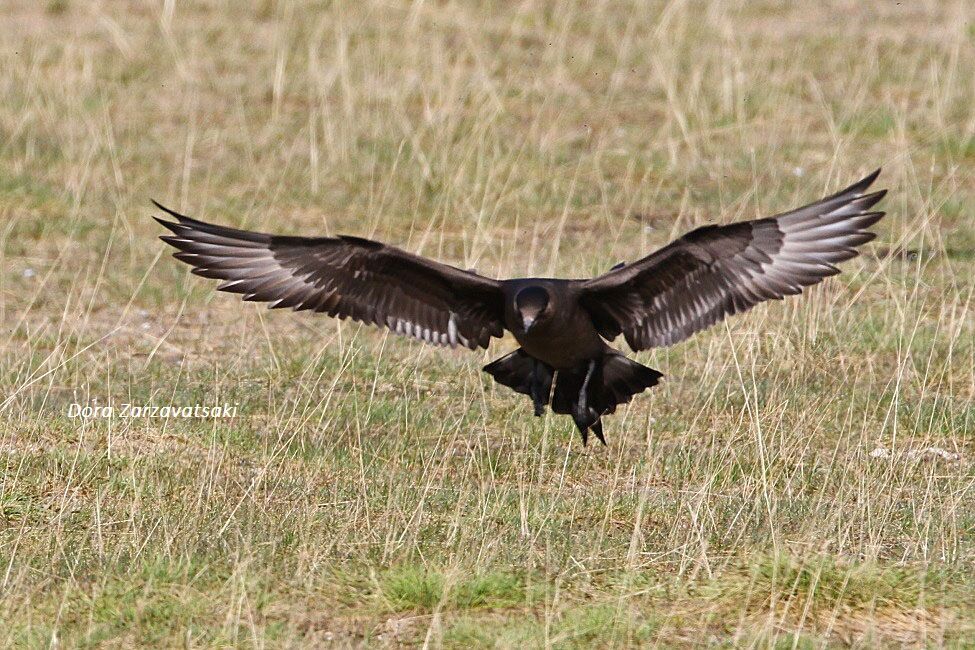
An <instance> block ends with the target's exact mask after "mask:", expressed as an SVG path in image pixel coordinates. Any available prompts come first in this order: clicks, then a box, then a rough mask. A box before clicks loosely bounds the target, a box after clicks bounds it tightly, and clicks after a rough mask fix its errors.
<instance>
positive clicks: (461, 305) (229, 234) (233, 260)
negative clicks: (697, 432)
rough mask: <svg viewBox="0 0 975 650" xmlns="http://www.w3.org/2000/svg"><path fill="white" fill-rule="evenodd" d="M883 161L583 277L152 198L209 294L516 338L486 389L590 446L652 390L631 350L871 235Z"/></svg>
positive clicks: (422, 334) (819, 267)
mask: <svg viewBox="0 0 975 650" xmlns="http://www.w3.org/2000/svg"><path fill="white" fill-rule="evenodd" d="M879 173H880V170H877V171H876V172H874V173H873V174H871V175H869V176H867V177H866V178H864V179H863V180H861V181H859V182H858V183H855V184H853V185H851V186H850V187H848V188H846V189H845V190H842V191H840V192H837V193H836V194H833V195H831V196H829V197H826V198H825V199H822V200H820V201H817V202H815V203H811V204H809V205H806V206H804V207H802V208H799V209H797V210H793V211H790V212H786V213H783V214H780V215H777V216H775V217H770V218H767V219H757V220H754V221H744V222H737V223H732V224H729V225H724V226H714V225H711V226H704V227H702V228H698V229H697V230H694V231H691V232H690V233H688V234H686V235H684V236H683V237H681V238H679V239H677V240H675V241H674V242H672V243H671V244H669V245H667V246H665V247H663V248H661V249H660V250H658V251H656V252H654V253H652V254H650V255H648V256H646V257H644V258H643V259H640V260H638V261H636V262H633V263H631V264H620V265H617V266H614V267H613V268H612V269H610V270H609V271H608V272H606V273H604V274H603V275H600V276H598V277H595V278H591V279H583V280H561V279H555V278H519V279H512V280H494V279H491V278H486V277H484V276H481V275H478V274H477V273H474V272H473V271H463V270H461V269H458V268H455V267H453V266H449V265H447V264H442V263H440V262H435V261H433V260H429V259H426V258H423V257H420V256H417V255H413V254H411V253H407V252H405V251H402V250H400V249H398V248H395V247H392V246H387V245H385V244H382V243H379V242H375V241H371V240H368V239H362V238H359V237H351V236H340V237H292V236H280V235H269V234H264V233H256V232H250V231H246V230H238V229H234V228H226V227H224V226H218V225H214V224H209V223H206V222H203V221H198V220H196V219H192V218H190V217H186V216H184V215H181V214H179V213H176V212H174V211H172V210H169V209H168V208H165V207H163V206H162V205H159V204H158V203H157V204H156V205H157V207H159V208H160V209H161V210H163V211H164V212H166V213H167V214H169V215H171V216H173V217H175V218H176V221H175V222H170V221H165V220H162V219H159V220H158V221H159V222H160V223H162V224H163V225H164V226H165V227H166V228H168V229H169V230H171V231H172V233H173V234H172V235H168V236H164V237H163V238H162V239H163V240H164V241H166V242H167V243H169V244H171V245H172V246H174V247H175V248H177V249H179V252H177V253H176V254H175V257H176V258H177V259H180V260H182V261H184V262H186V263H188V264H190V265H191V266H193V272H194V273H196V274H197V275H201V276H203V277H208V278H216V279H220V280H223V283H222V284H221V285H220V286H219V287H218V289H220V290H222V291H229V292H232V293H239V294H242V295H243V298H244V300H253V301H261V302H267V303H269V306H270V307H272V308H281V307H290V308H292V309H294V310H312V311H316V312H322V313H326V314H328V315H329V316H334V317H338V318H351V319H353V320H357V321H362V322H366V323H370V324H374V325H378V326H381V327H386V328H388V329H390V330H391V331H393V332H395V333H397V334H402V335H406V336H411V337H413V338H416V339H420V340H422V341H425V342H427V343H432V344H435V345H445V346H450V347H456V346H464V347H468V348H470V349H477V348H487V347H488V345H489V344H490V341H491V339H492V338H495V337H501V336H503V334H504V332H505V331H506V330H507V331H509V332H511V333H512V334H513V335H514V337H515V339H516V340H517V341H518V343H519V344H520V345H521V348H520V349H519V350H516V351H515V352H512V353H510V354H508V355H506V356H504V357H501V358H500V359H498V360H496V361H494V362H492V363H491V364H488V365H487V366H485V368H484V369H485V371H486V372H488V373H489V374H491V375H492V376H493V377H494V378H495V379H496V380H497V381H498V382H499V383H501V384H503V385H505V386H508V387H510V388H512V389H513V390H515V391H517V392H521V393H524V394H526V395H530V396H531V397H532V401H533V402H534V404H535V412H536V414H540V413H541V411H542V410H543V409H544V407H545V406H547V405H550V406H551V408H552V410H553V411H554V412H556V413H565V414H569V415H571V416H572V418H573V420H574V421H575V423H576V426H577V427H578V428H579V430H580V432H581V433H582V436H583V441H585V440H586V438H587V433H588V431H589V430H590V429H592V430H593V431H594V432H595V434H596V435H597V437H599V439H600V440H603V435H602V425H601V421H600V418H601V417H602V416H603V415H606V414H609V413H612V412H613V411H615V409H616V407H617V406H618V405H619V404H621V403H625V402H628V401H630V399H632V397H633V396H634V395H636V394H638V393H640V392H642V391H643V390H645V389H647V388H649V387H651V386H654V385H655V384H656V383H657V382H658V381H659V379H660V377H661V376H662V375H661V374H660V373H659V372H657V371H656V370H653V369H651V368H647V367H646V366H643V365H640V364H639V363H637V362H635V361H633V360H631V359H627V358H626V357H624V356H623V355H622V353H621V352H619V351H617V350H616V349H614V348H612V347H611V346H610V345H609V343H608V342H610V341H612V340H613V339H615V338H616V337H618V336H620V335H622V336H623V337H624V338H625V339H626V341H627V343H628V344H629V345H630V347H631V348H633V349H634V350H645V349H649V348H653V347H660V346H666V345H671V344H673V343H677V342H679V341H682V340H684V339H686V338H687V337H689V336H691V335H692V334H694V333H695V332H697V331H700V330H702V329H705V328H707V327H709V326H711V325H713V324H715V323H717V322H718V321H720V320H722V319H723V318H725V317H726V316H728V315H731V314H736V313H740V312H743V311H746V310H748V309H750V308H751V307H753V306H754V305H756V304H758V303H759V302H763V301H765V300H770V299H781V298H783V297H784V296H786V295H794V294H797V293H800V292H801V290H802V288H803V287H806V286H809V285H811V284H815V283H817V282H819V281H821V280H822V279H823V278H825V277H828V276H830V275H834V274H836V273H838V272H839V269H837V267H836V266H835V264H836V263H838V262H841V261H844V260H847V259H850V258H852V257H854V256H855V255H857V251H856V247H858V246H860V245H862V244H864V243H866V242H867V241H869V240H871V239H873V237H874V234H873V233H871V232H870V231H868V230H866V229H867V228H868V227H869V226H871V225H873V224H874V223H876V222H877V221H878V220H879V219H880V218H881V217H882V216H883V213H882V212H871V211H870V208H872V207H873V206H874V205H875V204H876V203H877V202H878V201H880V199H881V198H883V196H884V191H880V192H874V193H872V194H866V193H865V191H866V189H867V188H868V187H869V186H870V185H871V184H872V183H873V181H874V180H875V179H876V178H877V175H878V174H879Z"/></svg>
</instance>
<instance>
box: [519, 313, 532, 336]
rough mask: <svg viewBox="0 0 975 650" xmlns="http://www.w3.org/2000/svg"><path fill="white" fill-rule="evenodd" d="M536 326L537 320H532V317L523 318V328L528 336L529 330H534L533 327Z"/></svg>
mask: <svg viewBox="0 0 975 650" xmlns="http://www.w3.org/2000/svg"><path fill="white" fill-rule="evenodd" d="M534 324H535V319H534V318H532V317H531V316H522V318H521V326H522V328H523V329H524V330H525V333H526V334H527V333H528V330H530V329H531V328H532V325H534Z"/></svg>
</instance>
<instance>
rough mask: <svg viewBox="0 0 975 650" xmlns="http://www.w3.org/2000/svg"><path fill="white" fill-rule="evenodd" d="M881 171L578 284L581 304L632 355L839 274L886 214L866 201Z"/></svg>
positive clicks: (872, 199)
mask: <svg viewBox="0 0 975 650" xmlns="http://www.w3.org/2000/svg"><path fill="white" fill-rule="evenodd" d="M879 174H880V170H879V169H878V170H877V171H875V172H874V173H872V174H870V175H869V176H867V177H866V178H864V179H863V180H861V181H859V182H857V183H854V184H853V185H851V186H850V187H848V188H846V189H844V190H841V191H839V192H837V193H836V194H833V195H832V196H828V197H826V198H824V199H822V200H820V201H816V202H815V203H811V204H809V205H807V206H804V207H801V208H798V209H796V210H793V211H791V212H786V213H784V214H780V215H778V216H775V217H770V218H768V219H758V220H755V221H742V222H738V223H732V224H728V225H726V226H704V227H703V228H698V229H697V230H694V231H692V232H690V233H688V234H686V235H684V236H683V237H681V238H680V239H678V240H676V241H674V242H673V243H671V244H669V245H668V246H665V247H664V248H661V249H660V250H658V251H657V252H655V253H653V254H651V255H649V256H647V257H645V258H643V259H641V260H639V261H637V262H634V263H633V264H629V265H626V266H622V267H620V268H614V269H613V270H610V271H609V272H608V273H605V274H603V275H601V276H599V277H596V278H593V279H591V280H584V281H581V282H579V285H578V286H579V291H580V301H581V303H582V305H583V306H584V307H585V308H586V309H587V310H588V311H589V313H590V314H591V316H592V319H593V323H594V324H595V325H596V328H597V329H598V330H599V333H600V334H601V335H602V336H604V337H605V338H607V339H610V340H612V339H614V338H616V337H617V336H618V335H619V334H621V333H622V334H623V335H624V337H625V338H626V341H627V343H629V344H630V346H631V347H632V348H633V349H634V350H646V349H648V348H653V347H661V346H665V345H671V344H673V343H677V342H678V341H682V340H684V339H686V338H687V337H689V336H690V335H691V334H693V333H695V332H698V331H700V330H702V329H704V328H706V327H710V326H711V325H713V324H715V323H717V322H718V321H720V320H721V319H723V318H725V317H726V316H728V315H730V314H737V313H739V312H743V311H745V310H748V309H751V308H752V307H753V306H755V305H757V304H758V303H760V302H763V301H765V300H771V299H780V298H782V297H784V296H787V295H794V294H797V293H800V292H801V291H802V288H803V287H806V286H809V285H811V284H816V283H817V282H820V281H821V280H822V279H823V278H825V277H828V276H830V275H834V274H836V273H839V269H837V268H836V266H834V265H835V264H836V263H837V262H842V261H843V260H848V259H850V258H851V257H854V256H856V254H857V251H856V247H857V246H860V245H862V244H864V243H866V242H868V241H870V240H871V239H873V238H874V234H873V233H871V232H869V231H868V230H866V229H867V228H868V227H870V226H871V225H873V224H874V223H876V222H877V221H878V220H879V219H880V218H881V217H882V216H883V215H884V213H883V212H871V211H870V208H872V207H873V206H874V204H876V203H877V202H878V201H880V199H882V198H883V196H884V194H885V191H880V192H874V193H872V194H866V193H865V192H866V189H867V188H868V187H869V186H870V185H871V184H872V183H873V182H874V180H876V178H877V176H878V175H879Z"/></svg>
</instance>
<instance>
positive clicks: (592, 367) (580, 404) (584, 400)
mask: <svg viewBox="0 0 975 650" xmlns="http://www.w3.org/2000/svg"><path fill="white" fill-rule="evenodd" d="M594 372H596V360H595V359H592V360H590V361H589V368H587V369H586V378H585V379H583V380H582V388H580V389H579V401H577V402H576V408H578V409H579V413H580V414H586V415H588V413H587V412H588V411H589V382H590V381H592V375H593V373H594Z"/></svg>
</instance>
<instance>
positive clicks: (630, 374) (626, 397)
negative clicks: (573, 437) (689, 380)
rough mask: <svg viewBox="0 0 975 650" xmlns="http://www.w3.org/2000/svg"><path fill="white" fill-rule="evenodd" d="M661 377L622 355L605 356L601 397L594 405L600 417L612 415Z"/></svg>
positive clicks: (658, 373)
mask: <svg viewBox="0 0 975 650" xmlns="http://www.w3.org/2000/svg"><path fill="white" fill-rule="evenodd" d="M663 376H664V375H663V373H662V372H657V371H656V370H654V369H653V368H648V367H646V366H644V365H642V364H639V363H637V362H636V361H634V360H633V359H627V358H626V357H624V356H623V355H622V354H607V355H606V356H605V357H603V383H602V386H601V395H600V396H599V398H598V400H597V403H596V404H594V405H595V406H596V408H597V409H599V411H600V415H606V414H607V413H612V412H613V411H615V410H616V407H617V406H618V405H620V404H625V403H627V402H629V401H630V400H631V399H633V396H634V395H639V394H640V393H642V392H643V391H645V390H646V389H648V388H652V387H654V386H656V385H657V384H658V383H659V382H660V379H661V377H663Z"/></svg>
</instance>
